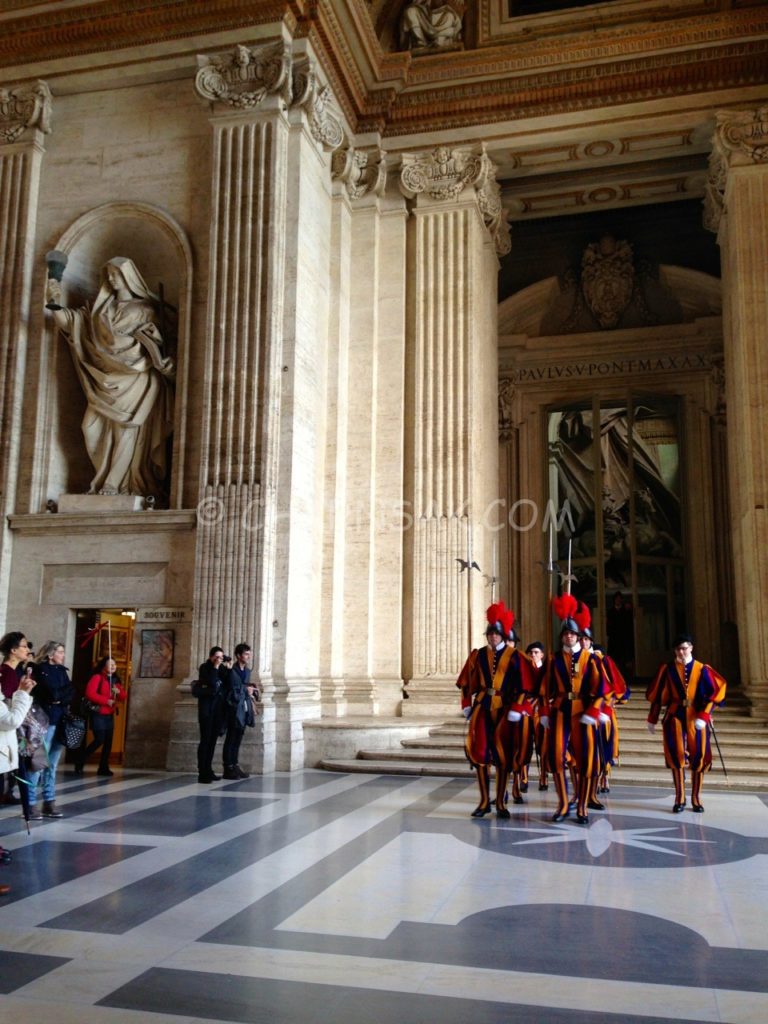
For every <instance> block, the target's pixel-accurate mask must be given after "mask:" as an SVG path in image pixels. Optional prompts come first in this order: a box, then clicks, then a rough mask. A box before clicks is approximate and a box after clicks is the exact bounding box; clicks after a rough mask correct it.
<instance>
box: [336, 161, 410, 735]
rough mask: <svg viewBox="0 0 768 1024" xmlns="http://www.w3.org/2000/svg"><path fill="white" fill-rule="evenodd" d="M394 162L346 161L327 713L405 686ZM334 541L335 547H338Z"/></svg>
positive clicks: (341, 181)
mask: <svg viewBox="0 0 768 1024" xmlns="http://www.w3.org/2000/svg"><path fill="white" fill-rule="evenodd" d="M385 160H386V157H385V155H384V154H381V153H380V151H378V150H373V151H364V152H357V153H355V152H353V151H350V150H347V151H339V152H337V153H336V154H335V156H334V176H335V178H336V190H337V197H336V200H335V214H334V217H335V224H336V230H337V235H338V238H337V244H338V249H336V247H335V248H334V252H335V253H337V268H338V269H337V274H336V280H337V284H335V285H334V288H338V291H337V293H336V294H337V296H338V298H337V301H336V303H335V308H336V309H337V311H338V312H337V315H336V325H335V327H334V328H333V331H334V337H335V338H338V343H337V345H335V346H334V353H333V356H332V358H333V360H334V365H333V371H332V374H331V379H332V383H331V388H332V389H333V395H332V398H331V403H330V409H331V417H332V419H333V429H330V428H329V465H328V500H327V502H326V507H327V509H328V512H329V526H328V531H327V533H328V542H327V551H328V554H327V559H326V566H327V569H326V576H327V577H328V580H327V585H326V597H325V606H326V607H327V608H328V609H330V610H331V611H330V615H329V619H330V621H331V622H332V626H331V629H330V630H329V632H330V634H331V636H330V638H329V642H330V646H331V650H330V652H329V660H330V664H329V667H328V669H327V674H326V673H324V678H323V691H322V692H323V699H322V706H323V714H326V715H333V716H339V715H345V714H379V713H383V714H394V713H395V712H396V711H397V710H398V709H399V706H400V701H401V691H402V676H401V674H400V672H399V671H398V668H399V652H400V649H401V646H402V590H403V585H402V530H401V525H402V524H401V511H402V457H403V430H404V425H403V417H404V403H403V374H404V357H405V346H404V333H405V331H404V321H405V273H404V262H405V259H404V257H405V221H406V210H405V202H404V200H403V198H402V196H400V195H399V194H397V195H394V196H393V195H385V187H386V170H385ZM331 534H332V538H331Z"/></svg>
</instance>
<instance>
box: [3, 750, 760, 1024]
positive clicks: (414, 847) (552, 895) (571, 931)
mask: <svg viewBox="0 0 768 1024" xmlns="http://www.w3.org/2000/svg"><path fill="white" fill-rule="evenodd" d="M60 780H61V781H60V787H59V797H58V800H57V802H58V803H59V805H60V806H61V808H62V809H63V810H64V811H65V813H66V817H65V818H64V819H62V820H59V821H44V822H37V823H33V824H32V826H31V827H32V835H31V837H28V836H27V835H26V832H25V831H24V830H23V829H22V827H21V821H20V818H19V817H18V815H17V813H16V812H15V810H14V809H12V808H4V809H3V810H2V812H1V813H0V841H1V842H2V845H3V846H5V847H7V848H9V849H11V850H13V862H12V864H11V865H9V866H5V867H2V868H0V881H1V882H6V883H8V884H9V885H11V886H12V892H11V894H10V895H9V896H6V897H2V898H1V899H0V994H2V1000H0V1022H2V1024H5V1022H6V1021H8V1022H14V1024H18V1022H21V1021H24V1020H33V1021H34V1020H39V1019H41V1015H43V1014H44V1015H45V1019H46V1020H48V1021H51V1022H53V1021H55V1022H56V1024H70V1022H71V1024H84V1022H88V1024H90V1022H104V1024H117V1022H120V1024H122V1022H126V1021H136V1022H138V1021H141V1022H150V1024H155V1022H160V1021H164V1022H166V1024H178V1022H181V1021H189V1022H193V1021H194V1022H200V1021H237V1022H241V1021H243V1022H262V1021H263V1022H268V1024H288V1022H291V1024H295V1022H312V1024H368V1022H371V1024H373V1022H376V1024H390V1022H391V1024H395V1022H397V1024H432V1022H439V1024H454V1022H455V1024H466V1022H470V1021H471V1022H473V1024H475V1022H476V1024H501V1022H504V1024H508V1022H510V1021H523V1022H553V1024H560V1022H562V1024H587V1022H589V1024H626V1022H638V1024H659V1022H665V1024H666V1022H672V1021H678V1022H679V1021H695V1022H697V1024H702V1022H709V1021H727V1022H730V1024H748V1022H755V1024H758V1022H759V1024H764V1022H765V1021H768V924H767V923H766V919H767V918H768V801H767V800H766V799H765V798H764V797H763V796H761V795H750V794H745V793H722V792H719V793H714V792H713V793H708V792H707V790H706V783H705V789H704V798H705V804H706V813H705V814H704V815H694V814H693V813H692V812H690V811H686V812H684V813H683V814H680V815H672V814H671V813H670V810H671V805H672V793H671V791H663V790H641V789H636V788H631V787H624V788H617V789H615V790H614V791H613V792H612V793H611V794H610V796H609V798H608V808H607V810H606V811H605V812H603V813H599V812H593V813H592V815H591V819H590V824H589V826H587V827H584V826H579V825H577V824H576V823H575V822H573V823H572V822H571V821H570V820H569V821H565V822H562V823H560V824H553V823H552V822H551V821H550V816H551V813H552V810H553V807H554V795H553V794H552V793H551V792H550V793H539V792H538V791H536V792H532V793H530V794H529V797H528V798H527V803H526V804H525V805H523V806H517V807H512V808H511V810H512V818H511V820H509V821H499V820H497V819H496V818H484V819H482V820H476V819H472V818H470V817H469V812H470V811H471V810H472V808H473V807H474V806H475V803H476V794H475V789H474V786H473V785H472V784H471V783H468V782H467V780H466V779H449V780H445V779H439V778H415V779H414V778H408V777H402V776H374V777H371V776H364V775H346V776H345V775H331V774H326V773H322V772H317V771H306V772H300V773H296V774H292V775H287V774H277V775H272V776H265V777H258V778H251V779H248V780H245V781H243V782H239V783H233V782H218V783H215V784H214V785H212V786H199V785H198V784H197V783H196V781H195V780H194V779H193V777H192V776H188V775H186V776H184V775H165V774H153V773H139V772H127V773H123V774H122V775H120V776H118V775H116V776H115V777H114V778H112V779H102V778H98V779H97V778H96V777H94V776H90V775H86V776H84V777H81V778H75V777H73V776H72V775H71V774H70V772H69V770H68V769H64V770H63V771H62V772H61V775H60ZM532 788H534V787H532Z"/></svg>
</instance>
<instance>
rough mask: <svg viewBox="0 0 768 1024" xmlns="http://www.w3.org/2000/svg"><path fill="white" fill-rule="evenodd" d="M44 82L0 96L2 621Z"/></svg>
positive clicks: (26, 421) (47, 113)
mask: <svg viewBox="0 0 768 1024" xmlns="http://www.w3.org/2000/svg"><path fill="white" fill-rule="evenodd" d="M50 121H51V94H50V91H49V89H48V86H47V85H46V83H45V82H40V81H38V82H36V83H35V84H34V85H31V86H30V85H25V86H19V87H18V88H11V89H6V90H4V95H3V96H2V98H0V301H1V302H2V309H3V312H2V316H0V429H2V437H0V451H2V459H0V494H1V495H2V497H0V622H2V623H5V626H6V627H7V628H13V629H24V628H25V627H26V628H30V626H29V625H28V624H26V623H18V624H9V623H7V622H6V614H7V608H8V586H9V580H10V577H9V574H10V561H11V536H10V532H9V530H8V515H9V514H10V513H12V512H14V511H16V508H15V505H16V489H17V481H18V468H19V444H20V439H21V436H22V432H23V430H24V429H29V430H32V429H34V421H35V403H34V402H30V400H29V396H28V395H27V394H26V393H25V389H24V376H25V368H26V359H27V328H28V324H29V315H30V301H31V281H32V271H33V258H34V242H35V226H36V223H37V207H38V193H39V187H40V169H41V166H42V160H43V154H44V152H45V150H44V148H43V137H44V135H45V134H46V133H47V132H49V131H50Z"/></svg>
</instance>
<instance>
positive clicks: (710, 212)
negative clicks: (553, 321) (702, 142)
mask: <svg viewBox="0 0 768 1024" xmlns="http://www.w3.org/2000/svg"><path fill="white" fill-rule="evenodd" d="M754 164H765V165H768V105H766V106H763V107H758V108H757V109H756V110H721V111H718V113H717V115H716V119H715V134H714V135H713V137H712V152H711V154H710V157H709V178H708V181H707V186H706V192H705V195H704V226H705V227H706V228H708V229H709V230H710V231H715V232H716V231H717V230H718V228H719V226H720V218H721V217H722V215H723V213H724V212H725V186H726V183H727V180H728V172H729V171H730V170H731V168H733V167H745V166H751V165H754Z"/></svg>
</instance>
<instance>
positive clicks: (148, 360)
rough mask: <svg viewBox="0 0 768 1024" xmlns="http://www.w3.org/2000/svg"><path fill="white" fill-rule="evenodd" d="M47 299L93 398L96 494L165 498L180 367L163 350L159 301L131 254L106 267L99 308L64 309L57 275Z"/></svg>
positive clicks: (89, 430) (89, 437)
mask: <svg viewBox="0 0 768 1024" xmlns="http://www.w3.org/2000/svg"><path fill="white" fill-rule="evenodd" d="M46 298H47V300H48V305H47V307H46V308H48V309H50V310H51V311H52V315H53V317H54V319H55V321H56V324H57V325H58V327H59V328H60V329H61V332H62V334H63V335H64V337H65V338H66V339H67V341H68V343H69V348H70V352H71V353H72V359H73V361H74V364H75V369H76V371H77V375H78V377H79V379H80V384H81V385H82V388H83V391H84V392H85V397H86V400H87V402H88V407H87V409H86V412H85V416H84V417H83V423H82V428H83V437H84V438H85V446H86V448H87V450H88V455H89V456H90V459H91V462H92V463H93V467H94V469H95V471H96V474H95V476H94V478H93V480H92V481H91V486H90V491H89V493H90V494H133V495H155V496H158V495H163V494H164V493H165V492H166V489H167V484H166V472H167V464H166V463H167V453H166V447H167V440H168V437H169V436H170V434H171V432H172V430H173V380H174V373H175V368H174V364H173V360H172V359H170V358H169V357H168V356H165V355H164V354H163V337H162V334H161V331H160V316H159V310H160V304H159V299H158V298H157V296H156V295H154V294H153V293H152V292H150V290H149V289H148V288H147V285H146V284H145V282H144V279H143V277H142V276H141V274H140V273H139V271H138V270H137V268H136V265H135V264H134V263H133V261H132V260H129V259H126V258H124V257H115V258H114V259H111V260H109V262H108V263H106V264H105V266H104V267H103V268H102V272H101V287H100V289H99V293H98V295H97V296H96V301H95V302H94V304H93V306H92V307H91V306H88V305H86V306H83V307H81V308H79V309H67V308H62V307H61V306H60V305H58V303H59V302H60V300H61V285H60V283H59V282H58V281H57V280H55V279H54V278H52V277H49V279H48V284H47V292H46Z"/></svg>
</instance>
